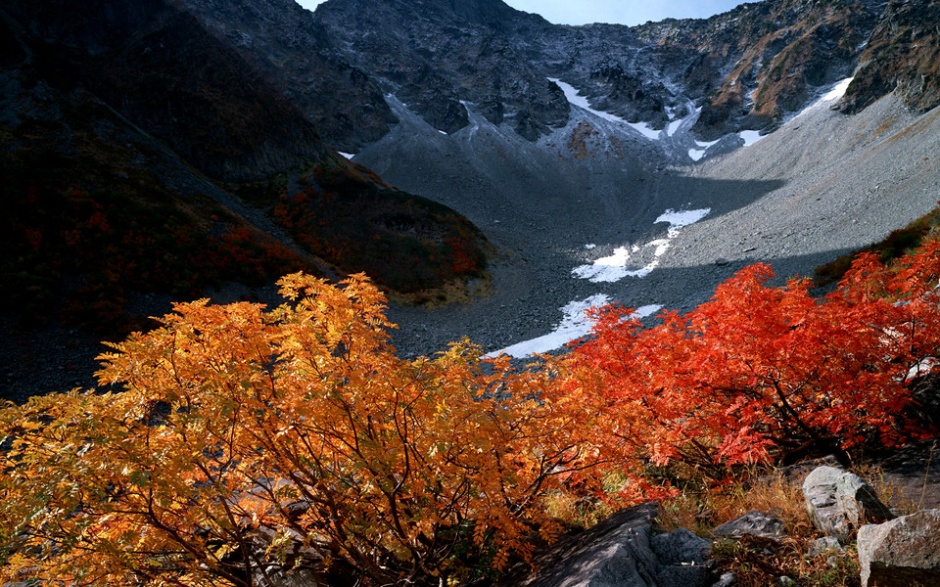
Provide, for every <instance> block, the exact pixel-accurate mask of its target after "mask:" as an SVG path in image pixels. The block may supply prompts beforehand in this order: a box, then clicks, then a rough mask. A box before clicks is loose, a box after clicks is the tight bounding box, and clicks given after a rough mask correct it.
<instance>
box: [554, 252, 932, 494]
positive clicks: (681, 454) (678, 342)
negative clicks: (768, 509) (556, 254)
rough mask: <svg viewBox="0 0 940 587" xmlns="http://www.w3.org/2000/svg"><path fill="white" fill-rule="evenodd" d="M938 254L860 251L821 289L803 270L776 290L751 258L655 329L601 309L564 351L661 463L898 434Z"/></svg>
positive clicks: (720, 471) (926, 345)
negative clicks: (887, 263) (585, 337)
mask: <svg viewBox="0 0 940 587" xmlns="http://www.w3.org/2000/svg"><path fill="white" fill-rule="evenodd" d="M937 259H938V247H937V245H936V243H931V244H929V245H927V246H926V247H925V248H924V249H923V251H922V252H921V254H920V255H919V256H917V257H909V258H907V259H904V260H902V263H900V264H899V266H898V268H897V269H895V270H888V269H886V268H884V267H883V266H881V265H880V264H878V262H877V261H876V260H875V258H874V256H865V257H862V258H860V259H859V260H858V261H857V262H856V264H855V266H854V269H853V270H852V271H851V272H850V273H849V274H848V275H847V276H846V279H845V281H844V282H843V286H842V287H841V288H839V289H838V290H837V291H835V292H834V293H832V294H830V295H828V296H826V297H825V298H824V299H822V300H819V299H815V298H813V297H812V296H811V295H810V293H809V282H808V281H805V280H794V281H791V282H789V283H788V284H787V285H786V286H785V287H780V288H777V287H769V286H768V285H767V284H766V281H767V280H768V279H769V278H770V277H771V276H772V274H771V272H770V268H769V267H768V266H766V265H760V264H758V265H753V266H751V267H748V268H746V269H744V270H742V271H741V272H739V273H738V274H737V275H736V276H735V277H734V278H732V279H731V280H729V281H727V282H726V283H724V284H722V285H720V286H719V287H718V288H717V290H716V292H715V295H714V297H713V298H712V299H711V300H710V301H709V302H707V303H705V304H702V305H701V306H699V307H698V308H696V309H695V310H693V311H692V312H690V313H688V314H686V315H684V316H680V315H678V314H676V313H665V314H663V315H662V316H661V318H662V324H661V325H659V326H656V327H654V328H650V329H644V328H642V326H641V325H640V324H639V322H637V321H631V320H627V319H625V316H627V315H628V314H629V312H627V311H625V310H621V309H618V308H606V309H603V310H602V311H600V312H599V323H598V327H597V328H596V329H595V333H594V334H595V336H594V337H593V338H592V339H591V340H589V341H588V342H586V343H584V344H583V345H581V346H580V347H578V348H577V349H575V351H574V353H573V354H572V356H571V357H570V359H568V362H570V363H571V364H573V365H574V368H575V369H576V370H577V371H578V372H579V373H580V374H581V376H580V377H579V378H578V379H579V380H581V381H588V383H587V384H588V385H590V386H592V387H594V388H596V389H599V390H602V393H604V394H605V395H606V396H607V397H608V403H609V406H610V407H611V409H616V410H618V411H621V412H623V413H624V414H629V415H628V416H625V417H624V419H623V424H624V428H623V429H622V430H618V431H617V432H616V434H619V435H621V436H622V437H623V438H624V439H625V440H626V441H627V442H628V443H629V444H631V445H632V446H633V447H634V449H635V450H636V451H637V455H636V456H637V458H643V457H646V458H649V459H650V460H651V461H652V462H653V463H656V464H661V465H662V464H667V463H669V462H671V461H676V460H678V461H681V462H683V463H686V464H690V465H693V466H696V467H699V468H701V469H702V470H705V471H709V472H710V474H711V475H712V476H714V477H721V476H722V475H724V474H726V473H727V467H728V466H733V465H739V464H750V463H755V462H765V461H769V460H779V459H780V458H782V457H787V456H799V455H801V454H807V453H810V454H811V453H819V452H830V453H831V452H838V451H841V450H846V449H850V448H852V447H853V446H856V445H858V444H860V443H862V442H864V441H866V440H870V441H880V442H883V443H886V444H889V445H890V444H897V443H899V442H900V441H901V440H903V439H904V438H908V437H909V435H910V434H911V433H912V432H913V430H911V429H910V428H909V427H908V425H909V423H908V422H907V421H906V420H905V418H904V416H905V410H907V409H909V408H910V407H911V402H912V399H911V395H910V393H909V391H908V389H907V388H906V383H907V380H908V374H909V372H910V371H911V369H913V368H915V367H917V366H918V365H919V364H921V363H922V361H924V360H926V359H928V358H929V357H932V356H934V355H935V353H936V351H937V348H938V345H940V330H938V328H937V327H938V326H940V323H938V322H937V320H938V317H940V310H938V305H937V304H938V301H940V298H938V295H937V292H936V290H934V289H933V287H934V285H936V283H937V277H938V271H937Z"/></svg>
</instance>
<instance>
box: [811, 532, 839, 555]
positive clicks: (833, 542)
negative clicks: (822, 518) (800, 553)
mask: <svg viewBox="0 0 940 587" xmlns="http://www.w3.org/2000/svg"><path fill="white" fill-rule="evenodd" d="M833 550H837V551H839V552H843V551H844V550H845V549H844V548H843V547H842V545H841V544H839V539H838V538H835V537H834V536H824V537H822V538H817V539H816V540H813V541H812V542H810V544H809V550H807V551H806V556H820V555H823V554H826V553H827V552H829V551H833Z"/></svg>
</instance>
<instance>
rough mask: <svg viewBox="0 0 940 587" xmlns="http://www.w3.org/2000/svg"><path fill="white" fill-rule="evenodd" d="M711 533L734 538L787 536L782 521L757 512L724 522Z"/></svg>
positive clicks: (773, 515)
mask: <svg viewBox="0 0 940 587" xmlns="http://www.w3.org/2000/svg"><path fill="white" fill-rule="evenodd" d="M712 533H714V534H715V535H716V536H726V537H735V538H739V537H741V536H760V537H762V538H782V537H784V536H786V535H787V531H786V528H785V527H784V524H783V520H781V519H780V517H779V516H777V515H775V514H770V513H763V512H758V511H750V512H748V513H746V514H744V515H743V516H741V517H739V518H735V519H733V520H731V521H730V522H725V523H724V524H722V525H720V526H718V527H717V528H715V529H714V530H712Z"/></svg>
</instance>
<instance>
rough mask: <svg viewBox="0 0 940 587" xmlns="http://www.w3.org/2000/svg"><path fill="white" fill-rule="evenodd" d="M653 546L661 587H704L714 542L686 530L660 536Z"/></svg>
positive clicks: (653, 539)
mask: <svg viewBox="0 0 940 587" xmlns="http://www.w3.org/2000/svg"><path fill="white" fill-rule="evenodd" d="M650 546H651V547H652V549H653V553H654V554H655V555H656V559H657V561H658V562H659V572H658V573H657V577H656V578H657V584H658V585H659V587H688V586H689V585H703V584H704V583H705V579H706V578H707V576H708V563H709V560H710V559H711V553H712V545H711V542H709V541H708V540H705V539H704V538H700V537H698V536H696V535H695V534H693V533H692V532H691V531H689V530H686V529H685V528H679V529H678V530H674V531H672V532H669V533H668V534H657V535H655V536H653V538H652V540H651V541H650Z"/></svg>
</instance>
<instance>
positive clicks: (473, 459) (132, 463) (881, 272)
mask: <svg viewBox="0 0 940 587" xmlns="http://www.w3.org/2000/svg"><path fill="white" fill-rule="evenodd" d="M770 276H771V273H770V270H769V268H768V267H767V266H764V265H755V266H752V267H749V268H747V269H745V270H743V271H741V272H740V273H739V274H738V275H737V276H735V277H734V278H733V279H731V280H729V281H728V282H726V283H725V284H723V285H722V286H720V287H719V288H718V289H717V291H716V292H715V295H714V297H713V298H712V300H710V301H709V302H707V303H705V304H703V305H702V306H700V307H699V308H697V309H695V310H694V311H692V312H690V313H689V314H687V315H685V316H679V315H678V314H675V313H668V312H667V313H664V314H663V315H662V316H661V323H660V324H659V325H657V326H655V327H651V328H643V327H642V325H641V324H640V323H639V322H638V321H636V320H631V319H629V318H628V316H629V313H630V312H629V310H628V309H621V308H617V307H608V308H602V309H599V310H597V312H596V313H597V318H598V323H597V327H596V328H595V331H594V333H593V335H592V337H590V338H589V339H588V340H586V341H583V342H582V343H580V344H579V345H577V346H576V347H575V348H573V350H572V352H571V353H569V354H567V355H565V356H561V357H554V358H552V357H543V358H542V361H541V363H539V364H538V365H537V366H533V367H530V368H528V369H514V368H513V367H512V366H511V365H510V364H509V361H508V359H507V358H500V359H496V360H493V361H481V359H480V355H481V351H480V349H479V348H477V347H475V346H473V345H471V344H470V343H469V342H466V341H464V342H461V343H456V344H453V345H451V346H450V348H448V349H447V350H446V351H443V352H441V353H438V354H437V355H436V356H435V357H433V358H426V357H422V358H419V359H416V360H404V359H401V358H399V357H398V356H397V355H396V353H395V349H394V348H393V347H392V346H391V344H390V341H389V335H388V329H389V328H391V327H392V325H391V324H390V323H389V322H388V320H387V319H386V317H385V315H384V301H385V300H384V298H383V296H382V294H381V293H380V292H379V291H378V290H377V289H376V288H375V287H373V286H372V285H371V284H370V283H369V282H368V281H367V280H366V278H365V277H364V276H362V275H357V276H352V277H350V278H349V279H347V280H346V281H345V282H343V283H342V284H341V286H340V287H334V286H331V285H329V284H328V283H326V282H325V281H323V280H319V279H314V278H312V277H309V276H305V275H302V274H294V275H289V276H287V277H285V278H284V279H282V280H281V282H280V283H281V287H282V293H283V295H284V296H285V298H286V299H287V300H288V301H287V302H286V303H284V304H283V305H281V306H279V307H277V308H274V309H272V310H266V309H265V308H264V307H263V306H260V305H257V304H249V303H236V304H230V305H224V306H220V305H211V304H209V303H208V302H207V301H206V300H202V301H197V302H193V303H186V304H178V305H176V306H175V311H174V313H173V314H170V315H168V316H165V317H164V318H163V319H162V321H161V326H160V327H159V328H158V329H156V330H154V331H152V332H149V333H146V334H139V333H138V334H134V335H132V336H131V337H129V338H128V339H127V340H125V341H124V342H122V343H120V344H115V345H112V346H113V352H111V353H107V354H105V355H102V356H101V357H100V359H101V360H102V362H103V369H102V370H101V371H100V372H99V379H100V382H101V385H102V388H103V389H102V390H99V393H94V392H79V391H73V392H70V393H66V394H60V395H51V396H45V397H37V398H33V399H32V400H30V401H29V402H28V403H27V404H25V405H23V406H12V405H11V406H9V407H7V408H5V409H2V410H0V439H2V443H0V470H2V472H3V476H2V477H0V582H5V581H21V580H25V579H37V580H39V581H41V582H44V583H50V584H51V583H53V582H61V583H62V584H70V585H141V584H145V585H193V586H197V585H198V586H204V585H205V586H208V585H236V586H248V585H258V584H266V583H267V582H268V581H269V579H270V578H271V577H270V575H271V574H272V573H282V572H289V571H290V570H291V569H293V568H295V567H296V566H298V565H300V564H304V565H306V564H310V563H311V561H315V562H316V561H318V563H319V564H320V565H321V566H322V567H329V566H331V565H336V564H339V563H342V564H344V565H347V566H348V567H351V568H352V569H354V570H355V571H356V572H357V573H358V575H359V576H361V577H364V578H367V581H371V582H373V583H374V584H392V583H398V582H409V583H414V584H426V585H431V584H440V583H441V582H446V581H448V580H450V579H454V580H460V579H464V578H466V576H467V574H468V573H469V570H468V569H470V568H472V567H474V566H485V565H489V566H492V567H495V568H497V569H499V568H503V567H504V566H505V565H506V564H507V562H508V561H509V560H510V558H511V557H521V558H523V559H526V558H528V557H529V556H530V555H531V554H532V551H533V548H534V546H533V545H534V543H535V537H537V536H539V535H541V538H542V539H545V540H551V539H553V538H554V537H556V536H557V535H558V533H559V532H560V531H561V530H562V526H561V522H563V521H564V520H556V519H553V518H552V517H551V516H549V514H548V513H547V512H549V511H551V507H550V506H551V503H552V500H554V499H559V496H563V497H565V498H573V499H581V500H588V501H590V500H596V499H597V498H603V499H605V500H610V501H612V502H615V503H617V504H627V503H631V502H636V501H639V500H643V499H658V498H664V497H668V496H669V495H671V494H673V493H674V491H673V490H672V489H671V488H670V486H669V484H668V483H667V482H666V481H664V477H663V476H661V475H660V474H661V473H662V472H663V471H667V473H668V475H667V476H675V475H677V474H678V473H677V471H679V470H680V469H681V471H684V472H685V474H697V475H702V474H704V475H705V476H707V477H710V478H712V479H715V480H719V481H720V480H722V479H725V478H727V477H728V476H729V475H731V474H733V472H734V471H735V468H736V467H740V466H742V465H747V464H751V463H755V462H768V461H775V460H779V459H781V458H785V457H788V456H794V455H797V456H798V455H801V454H806V453H809V452H814V451H816V452H818V451H831V450H851V449H853V447H857V446H859V445H860V444H863V443H865V442H868V441H873V440H874V441H877V442H884V443H888V444H896V443H899V442H903V441H904V440H905V439H906V438H909V437H910V436H911V435H912V434H916V433H917V432H918V431H917V429H916V427H914V426H912V423H911V420H910V419H909V418H908V416H909V415H910V413H911V410H912V408H913V407H914V402H913V400H912V398H911V393H910V390H909V389H908V384H909V382H910V380H911V378H912V377H914V376H916V375H917V372H918V370H919V369H922V368H925V367H928V366H930V365H931V364H932V363H931V361H932V359H933V357H936V356H937V354H938V347H940V299H938V293H937V289H936V287H935V286H936V284H937V283H938V279H940V242H938V241H935V240H934V241H928V242H927V243H926V244H924V245H923V246H922V247H921V249H920V250H919V251H918V252H917V253H916V254H913V255H909V256H907V257H905V258H903V259H901V260H900V261H899V262H898V263H897V264H896V265H895V266H893V267H886V266H884V265H883V264H881V263H880V262H879V261H878V260H877V259H876V258H875V257H874V256H873V255H866V256H862V257H861V258H860V259H859V260H857V261H856V263H855V265H854V266H853V269H852V270H851V271H850V272H849V273H847V274H846V276H845V277H844V278H843V281H842V282H841V284H840V287H839V288H838V289H837V290H836V291H835V292H834V293H832V294H830V295H829V296H827V297H826V298H824V299H815V298H813V297H812V296H810V293H809V290H808V284H807V282H806V281H791V282H790V283H788V284H787V285H786V286H785V287H771V286H769V285H768V282H767V280H768V279H769V278H770ZM107 388H111V389H112V390H113V391H108V392H104V391H105V390H106V389H107ZM674 464H680V465H682V467H680V468H675V467H673V470H672V471H671V472H669V467H670V466H672V465H674ZM654 471H655V472H657V474H656V475H654V474H653V472H654ZM690 471H691V472H692V473H689V472H690Z"/></svg>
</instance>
